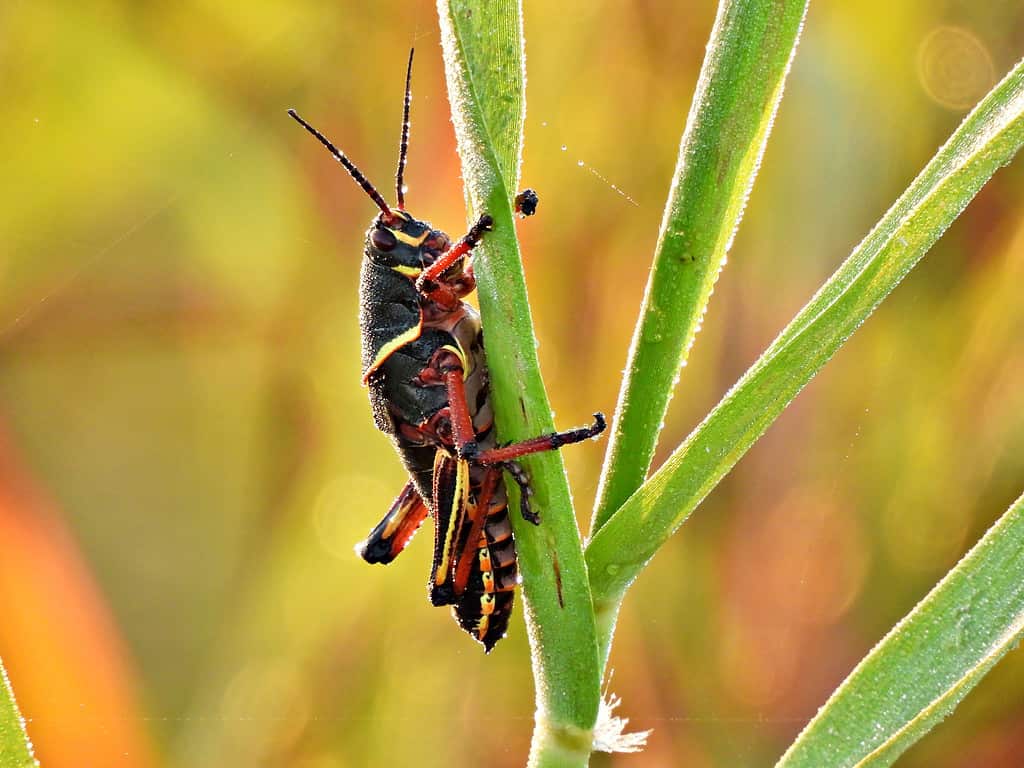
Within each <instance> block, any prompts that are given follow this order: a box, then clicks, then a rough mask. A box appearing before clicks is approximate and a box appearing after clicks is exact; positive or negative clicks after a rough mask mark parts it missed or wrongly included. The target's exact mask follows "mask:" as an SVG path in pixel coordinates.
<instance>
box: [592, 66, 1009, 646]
mask: <svg viewBox="0 0 1024 768" xmlns="http://www.w3.org/2000/svg"><path fill="white" fill-rule="evenodd" d="M1022 143H1024V62H1021V63H1018V64H1017V66H1016V67H1014V69H1013V70H1011V71H1010V73H1009V74H1008V75H1007V76H1006V77H1005V78H1004V79H1003V80H1002V82H1000V83H999V84H998V85H996V87H995V88H993V90H992V91H991V92H990V93H989V94H988V95H987V96H986V97H985V98H984V99H983V100H982V102H981V103H980V104H978V106H977V107H975V109H974V110H973V111H972V112H971V113H970V114H969V115H968V116H967V117H966V118H965V119H964V121H963V123H961V125H960V127H959V128H957V130H956V131H955V132H954V133H953V135H952V136H951V137H950V139H949V140H948V141H947V142H946V144H945V145H944V146H943V147H942V148H941V149H940V150H939V151H938V153H937V154H936V155H935V157H933V158H932V160H931V161H930V162H929V163H928V165H927V166H926V167H925V169H924V170H923V171H922V172H921V174H920V175H919V176H918V177H917V178H916V179H915V180H914V181H913V183H912V184H911V185H910V188H909V189H908V190H907V191H906V192H905V193H904V194H903V196H902V197H901V198H900V199H899V200H898V201H897V202H896V204H895V205H893V207H892V208H891V209H890V210H889V211H888V212H887V213H886V214H885V216H883V217H882V220H881V221H880V222H879V223H878V224H877V225H876V226H875V228H874V229H873V230H872V232H871V233H870V234H869V235H868V236H867V237H866V238H865V239H864V241H863V242H861V243H860V245H858V246H857V248H856V249H854V251H853V253H852V255H851V256H850V257H849V258H848V259H847V261H846V262H845V263H844V264H843V265H842V266H841V267H840V268H839V269H838V270H837V271H836V272H835V273H834V274H833V275H832V277H831V278H829V280H828V282H827V283H826V284H825V285H824V286H823V287H822V289H821V290H820V291H819V292H818V293H817V294H816V295H815V296H814V298H812V299H811V301H810V302H809V303H808V304H807V305H806V306H805V307H804V308H803V309H802V310H801V311H800V313H799V314H798V315H797V317H796V318H795V319H794V320H793V321H792V322H791V323H790V324H789V326H787V328H786V329H785V330H783V331H782V333H781V334H780V335H779V337H778V338H777V339H776V340H775V341H774V342H773V343H772V344H771V346H770V347H769V348H768V349H767V350H766V351H765V352H764V354H763V355H761V357H760V358H759V359H758V360H757V362H755V363H754V365H753V366H752V367H751V368H750V369H749V370H748V371H747V372H746V373H745V374H744V375H743V377H742V378H741V379H740V380H739V381H738V382H737V383H736V385H735V386H734V387H733V388H732V390H730V392H729V393H728V394H727V395H726V396H725V398H724V399H723V400H722V401H721V402H720V403H719V404H718V405H717V406H716V407H715V408H714V410H712V411H711V413H710V414H709V415H708V416H707V417H706V418H705V419H704V421H703V422H702V423H701V424H700V425H699V426H698V427H697V428H696V429H695V430H694V431H693V432H692V433H691V434H690V435H689V437H687V438H686V440H684V441H683V443H682V444H681V445H680V446H679V447H678V448H677V449H676V451H675V452H674V453H673V454H672V456H671V457H670V458H669V460H668V461H667V462H665V465H664V466H663V467H661V468H660V469H659V470H658V471H657V472H656V473H655V474H654V475H653V476H652V477H651V479H650V480H648V481H647V482H646V483H645V484H644V485H643V486H642V487H641V488H640V490H638V491H637V492H636V493H635V494H633V496H631V497H630V498H629V500H627V501H626V503H625V504H623V506H622V508H621V509H619V511H618V512H617V513H615V515H613V516H612V518H611V519H610V520H609V521H608V522H607V523H606V524H605V526H604V527H603V528H602V529H601V530H600V531H598V532H597V535H596V536H595V537H594V538H593V540H592V541H591V542H590V545H589V547H588V548H587V553H586V555H587V563H588V565H589V568H590V579H591V589H592V591H593V595H594V601H595V610H596V611H597V615H598V622H599V640H600V642H601V643H602V649H603V650H604V651H605V652H606V650H607V646H608V638H609V637H610V634H611V631H612V628H613V626H614V620H615V615H616V614H617V610H618V605H619V604H620V602H621V598H622V595H623V593H624V592H625V590H626V588H627V587H628V585H629V584H630V582H631V581H632V580H633V579H634V578H636V576H637V574H638V573H639V572H640V571H641V570H642V568H643V567H644V565H645V564H646V563H647V561H648V560H650V558H651V557H653V555H654V553H655V552H656V551H657V550H658V548H659V547H660V546H661V544H662V543H663V542H664V541H665V540H666V539H667V538H668V537H669V536H670V535H671V534H672V533H673V531H675V530H676V528H678V527H679V526H680V525H681V524H682V522H683V521H684V520H685V519H686V518H687V517H688V516H689V514H690V513H691V512H692V511H693V509H694V508H695V507H696V506H697V505H698V504H699V503H700V502H701V500H703V499H704V497H705V496H706V495H707V494H708V493H709V492H710V491H711V489H712V488H714V487H715V485H717V484H718V482H719V481H720V480H721V479H722V478H723V477H724V476H725V474H726V473H727V472H729V470H730V469H732V467H733V466H734V465H735V464H736V462H737V461H739V460H740V458H741V457H742V456H743V454H744V453H746V451H747V450H748V449H749V448H750V446H751V445H753V444H754V442H755V441H756V440H757V439H758V438H759V437H760V436H761V435H762V434H763V433H764V431H765V430H766V429H767V428H768V427H769V425H771V423H772V422H773V421H774V420H775V419H776V417H778V415H779V414H780V413H781V412H782V410H783V409H784V408H785V407H786V406H787V405H788V404H789V403H790V401H792V399H793V398H794V397H796V395H797V393H798V392H799V391H800V390H801V389H802V388H803V387H804V385H806V384H807V382H808V381H810V380H811V378H812V377H813V376H814V374H815V373H817V372H818V371H819V370H820V369H821V367H822V366H823V365H825V363H826V362H828V360H829V359H830V358H831V357H832V355H833V354H835V352H836V350H838V349H839V347H841V346H842V345H843V342H845V341H846V339H848V338H849V337H850V336H851V335H852V334H853V332H854V331H855V330H856V329H857V328H858V326H860V324H861V323H862V322H864V320H865V319H867V317H868V316H869V315H870V314H871V313H872V312H873V311H874V309H875V307H877V306H878V304H879V303H881V301H882V300H883V299H884V298H885V297H886V296H887V295H888V294H889V292H890V291H891V290H892V289H893V288H895V287H896V285H897V284H898V283H899V281H900V280H902V279H903V277H904V276H905V275H906V274H907V272H909V271H910V270H911V269H912V268H913V267H914V265H915V264H917V262H918V261H919V260H920V259H921V257H922V256H924V254H925V253H926V252H927V251H928V249H929V248H930V247H931V246H932V244H933V243H934V242H935V241H936V240H938V238H939V237H940V236H941V235H942V233H943V232H944V231H945V230H946V228H947V227H948V226H949V225H950V224H951V223H952V222H953V220H954V219H956V217H957V216H958V215H959V214H960V212H961V211H962V210H963V209H964V208H965V207H966V205H967V204H968V203H969V202H970V201H971V199H972V198H973V197H974V195H975V194H977V192H978V190H979V189H981V187H982V186H983V185H984V184H985V182H986V181H988V179H989V178H990V177H991V176H992V174H993V173H995V171H996V170H997V169H998V168H999V167H1000V166H1002V165H1005V164H1007V163H1008V162H1009V161H1010V160H1011V159H1012V158H1013V156H1014V154H1016V152H1017V150H1018V149H1019V148H1020V146H1021V144H1022Z"/></svg>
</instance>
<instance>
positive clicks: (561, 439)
mask: <svg viewBox="0 0 1024 768" xmlns="http://www.w3.org/2000/svg"><path fill="white" fill-rule="evenodd" d="M604 428H605V421H604V415H603V414H600V413H595V414H594V423H593V424H592V425H591V426H589V427H578V428H577V429H569V430H566V431H565V432H552V433H551V434H550V435H541V436H540V437H531V438H530V439H528V440H523V441H521V442H518V443H511V444H510V445H506V446H503V447H501V448H489V449H487V450H484V451H481V450H480V449H479V447H478V446H477V444H476V443H475V442H472V443H465V444H463V445H460V446H458V450H459V458H462V459H465V460H466V461H469V462H470V463H472V464H482V465H484V466H493V465H495V464H505V463H506V462H509V461H512V460H513V459H518V458H519V457H520V456H529V455H530V454H531V453H543V452H544V451H553V450H555V449H556V448H561V447H562V446H563V445H569V444H570V443H579V442H582V441H583V440H588V439H589V438H591V437H594V436H595V435H599V434H601V433H602V432H604Z"/></svg>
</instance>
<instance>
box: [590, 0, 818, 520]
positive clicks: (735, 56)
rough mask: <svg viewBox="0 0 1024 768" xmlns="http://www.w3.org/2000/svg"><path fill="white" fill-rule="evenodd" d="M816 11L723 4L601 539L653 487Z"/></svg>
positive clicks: (611, 468) (676, 181) (638, 341)
mask: <svg viewBox="0 0 1024 768" xmlns="http://www.w3.org/2000/svg"><path fill="white" fill-rule="evenodd" d="M807 3H808V0H783V1H782V2H775V0H754V2H746V1H745V0H744V2H740V1H739V0H723V2H722V3H721V4H720V5H719V7H718V17H717V19H716V20H715V25H714V28H713V29H712V31H711V39H710V40H709V42H708V49H707V51H708V52H707V56H706V57H705V59H704V65H703V67H702V69H701V73H700V79H699V80H698V82H697V91H696V93H695V94H694V97H693V104H692V105H691V107H690V114H689V117H688V118H687V121H686V129H685V131H684V132H683V138H682V141H681V143H680V146H679V159H678V161H677V164H676V171H675V175H674V176H673V178H672V186H671V188H670V191H669V197H668V203H667V204H666V206H665V214H664V218H663V219H662V222H661V233H660V235H659V237H658V244H657V247H656V249H655V254H654V267H653V269H652V271H651V275H650V277H649V278H648V282H647V291H646V294H645V295H644V302H643V306H642V307H641V310H640V319H639V321H638V322H637V326H636V330H635V331H634V334H633V343H632V346H631V348H630V350H629V363H628V364H627V367H626V377H625V379H624V380H623V382H622V389H621V390H620V392H619V402H618V405H617V406H616V409H615V418H614V419H613V421H612V434H611V438H610V441H611V442H610V444H609V447H608V454H607V459H606V461H605V466H604V471H603V473H602V475H601V484H600V488H599V489H598V495H597V499H598V501H597V505H596V507H595V510H594V519H593V522H592V524H591V535H593V534H594V533H595V532H596V531H597V530H598V529H599V528H600V527H601V526H602V525H604V523H605V522H607V520H608V518H609V517H611V515H612V513H614V512H615V510H617V509H618V508H619V507H620V506H621V505H622V503H623V502H624V501H625V500H626V499H627V498H628V497H629V496H631V495H632V494H633V492H634V491H635V490H636V489H637V488H639V487H640V484H641V483H643V481H644V479H645V478H646V477H647V471H648V469H650V466H651V459H652V457H653V456H654V449H655V446H656V444H657V440H658V433H659V432H660V430H661V427H660V425H661V422H662V420H663V419H664V418H665V411H666V410H667V409H668V402H669V399H670V398H671V397H672V391H673V389H674V388H675V384H676V381H677V379H678V377H679V370H680V366H681V365H682V364H683V362H684V361H685V360H686V356H687V354H688V353H689V350H690V347H691V346H692V345H693V340H694V337H695V336H696V335H697V331H698V330H700V324H701V319H702V318H703V317H704V312H705V309H706V308H707V304H708V300H709V299H710V298H711V292H712V290H713V288H714V285H715V281H716V280H717V279H718V274H719V272H720V271H721V269H722V267H723V265H724V264H725V259H726V254H727V253H728V251H729V246H730V245H732V239H733V234H734V233H735V231H736V228H737V227H738V226H739V222H740V218H741V217H742V216H743V207H744V205H745V204H746V201H747V196H748V195H749V193H750V189H751V187H752V186H753V183H754V177H755V176H756V175H757V169H758V166H759V165H760V162H761V155H762V153H763V152H764V147H765V144H766V143H767V141H768V133H769V131H770V130H771V127H772V122H773V120H774V118H775V112H776V109H777V108H778V105H779V100H780V99H781V98H782V90H783V86H784V85H785V81H786V74H787V73H788V71H789V65H790V62H791V61H792V58H793V54H794V52H795V51H796V44H797V40H798V39H799V37H800V29H801V27H802V25H803V19H804V14H805V13H806V10H807Z"/></svg>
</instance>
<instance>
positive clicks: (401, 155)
mask: <svg viewBox="0 0 1024 768" xmlns="http://www.w3.org/2000/svg"><path fill="white" fill-rule="evenodd" d="M414 53H416V49H415V48H410V49H409V68H408V69H406V71H405V110H404V112H403V114H402V141H401V143H400V144H399V145H398V173H396V174H395V189H396V191H397V193H398V210H400V211H404V210H405V189H403V187H404V184H403V177H404V176H405V161H406V158H407V157H408V155H409V105H410V104H412V55H413V54H414Z"/></svg>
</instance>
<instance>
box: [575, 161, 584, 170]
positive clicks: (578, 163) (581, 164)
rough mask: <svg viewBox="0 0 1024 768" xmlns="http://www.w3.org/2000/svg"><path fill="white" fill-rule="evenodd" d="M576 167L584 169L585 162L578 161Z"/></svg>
mask: <svg viewBox="0 0 1024 768" xmlns="http://www.w3.org/2000/svg"><path fill="white" fill-rule="evenodd" d="M576 165H578V166H579V167H580V168H582V167H583V161H582V160H577V161H576Z"/></svg>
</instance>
